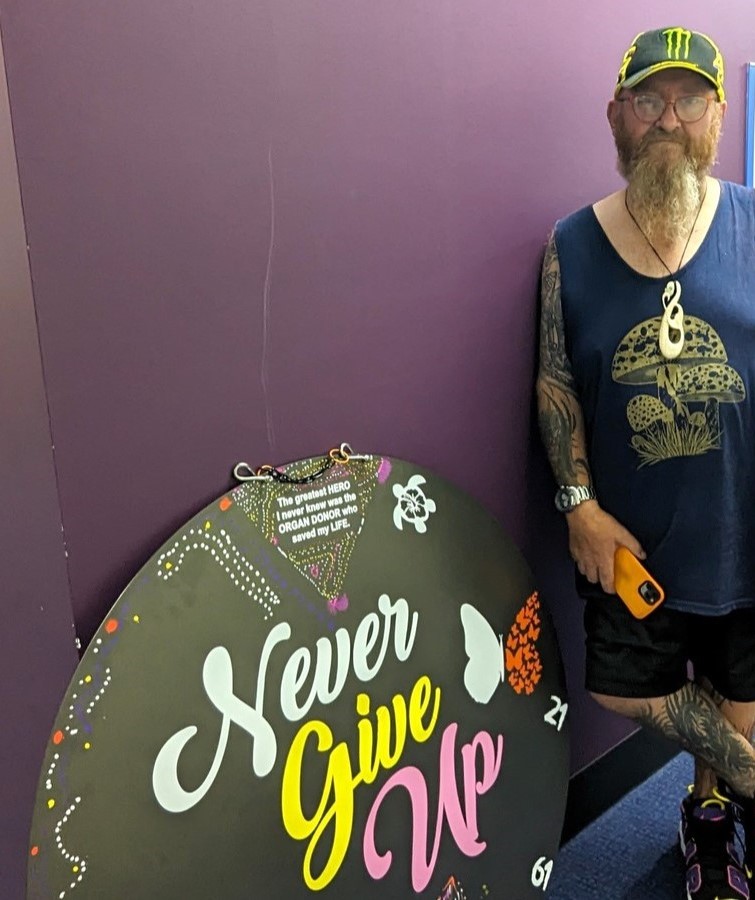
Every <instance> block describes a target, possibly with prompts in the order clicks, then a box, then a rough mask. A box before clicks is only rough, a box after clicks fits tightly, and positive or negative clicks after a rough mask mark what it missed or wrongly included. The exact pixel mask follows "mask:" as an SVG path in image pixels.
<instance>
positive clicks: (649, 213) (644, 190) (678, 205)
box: [627, 154, 702, 246]
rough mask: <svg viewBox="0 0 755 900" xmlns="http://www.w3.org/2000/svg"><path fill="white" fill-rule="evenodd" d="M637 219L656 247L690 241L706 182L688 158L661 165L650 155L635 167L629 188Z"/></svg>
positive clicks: (630, 200)
mask: <svg viewBox="0 0 755 900" xmlns="http://www.w3.org/2000/svg"><path fill="white" fill-rule="evenodd" d="M627 197H628V201H629V205H630V207H631V210H632V213H633V214H634V217H635V219H637V222H638V224H639V226H640V228H642V230H643V231H644V232H645V234H646V235H647V237H648V238H649V240H650V241H651V242H652V243H654V244H656V243H657V244H661V245H667V246H668V245H671V244H674V243H676V242H677V241H679V240H680V239H682V238H686V237H687V235H688V234H689V232H690V229H691V228H692V226H693V223H694V220H695V216H696V215H697V211H698V209H699V208H700V201H701V199H702V181H701V179H700V176H699V175H698V173H697V172H696V171H695V169H694V167H693V165H692V163H691V162H690V160H689V159H687V158H686V157H683V158H681V159H679V160H676V161H674V162H673V163H672V164H669V165H665V166H659V165H658V163H657V161H655V160H652V159H651V158H650V154H648V155H645V156H644V158H642V159H640V160H637V161H636V163H635V165H634V166H633V167H632V172H631V175H630V177H629V186H628V188H627Z"/></svg>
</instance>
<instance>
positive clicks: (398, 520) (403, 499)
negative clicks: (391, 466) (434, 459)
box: [393, 475, 436, 534]
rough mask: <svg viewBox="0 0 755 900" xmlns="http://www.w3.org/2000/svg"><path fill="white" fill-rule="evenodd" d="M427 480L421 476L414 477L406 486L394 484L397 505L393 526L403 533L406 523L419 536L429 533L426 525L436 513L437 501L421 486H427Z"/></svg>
mask: <svg viewBox="0 0 755 900" xmlns="http://www.w3.org/2000/svg"><path fill="white" fill-rule="evenodd" d="M425 481H426V479H424V478H423V477H422V476H421V475H412V477H411V478H410V479H409V481H407V483H406V485H400V484H394V485H393V496H394V497H396V499H397V501H398V502H397V503H396V507H395V509H394V510H393V524H394V525H395V526H396V528H398V530H399V531H403V528H404V525H403V523H404V522H410V523H411V524H412V525H414V527H415V528H416V529H417V531H418V532H419V534H424V533H425V532H426V531H427V525H426V524H425V523H426V522H427V520H428V518H429V516H430V513H434V512H435V509H436V506H435V501H434V500H432V499H430V497H427V496H426V495H425V492H424V491H423V490H422V488H421V487H420V485H422V484H425Z"/></svg>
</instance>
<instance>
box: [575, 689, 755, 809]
mask: <svg viewBox="0 0 755 900" xmlns="http://www.w3.org/2000/svg"><path fill="white" fill-rule="evenodd" d="M592 696H593V697H594V698H595V700H597V702H598V703H600V705H601V706H604V707H605V708H606V709H610V710H612V711H613V712H617V713H619V714H620V715H623V716H627V717H628V718H630V719H633V720H634V721H635V722H637V723H638V724H640V725H645V726H646V727H649V728H652V729H654V730H655V731H659V732H660V733H661V734H663V735H664V736H665V737H667V738H670V739H671V740H673V741H676V742H677V743H678V744H679V746H680V747H681V748H682V749H684V750H688V751H689V752H690V753H692V754H693V755H694V756H695V758H696V759H698V760H700V764H701V765H702V766H707V767H708V768H710V769H712V770H713V772H714V773H715V774H716V775H717V776H719V777H720V778H723V780H724V781H725V782H726V783H727V784H728V785H730V786H731V788H732V789H733V790H734V791H736V792H737V793H738V794H741V795H742V796H743V797H749V798H752V797H754V796H755V749H754V748H753V746H752V744H751V743H750V740H749V733H748V737H745V735H744V733H743V730H744V729H745V728H746V727H748V726H747V722H745V721H742V722H741V723H740V722H739V720H738V725H741V730H740V729H738V727H736V726H735V725H733V724H732V722H731V721H730V720H729V719H728V718H727V715H725V714H724V712H723V711H722V709H719V708H718V706H717V705H716V703H715V701H714V699H713V698H712V697H711V696H710V694H708V693H706V692H705V691H704V690H703V689H702V688H701V687H700V686H699V685H697V684H694V683H693V682H691V681H690V682H688V683H687V684H685V685H684V686H683V687H682V688H681V689H680V690H678V691H676V692H675V693H673V694H669V695H667V696H665V697H650V698H645V699H635V698H628V697H610V696H607V695H605V694H597V693H593V695H592ZM724 702H725V703H726V708H727V713H731V714H732V715H735V716H736V715H738V714H740V713H741V714H743V716H744V713H745V712H750V711H751V708H752V707H753V706H755V704H750V703H729V701H724ZM740 707H747V708H748V709H747V710H746V711H745V710H741V709H740ZM744 718H746V716H744ZM751 727H752V723H751V722H750V724H749V728H750V729H751ZM702 771H704V770H702ZM708 777H709V776H707V775H706V776H705V778H706V779H707V778H708Z"/></svg>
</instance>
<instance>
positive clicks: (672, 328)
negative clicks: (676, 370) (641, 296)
mask: <svg viewBox="0 0 755 900" xmlns="http://www.w3.org/2000/svg"><path fill="white" fill-rule="evenodd" d="M681 296H682V286H681V285H680V284H679V282H678V281H669V282H668V284H667V285H666V287H665V289H664V291H663V316H662V317H661V326H660V329H659V331H658V346H659V348H660V351H661V356H663V358H664V359H676V358H677V357H678V356H679V354H680V353H681V352H682V350H683V348H684V310H683V309H682V304H681V303H680V297H681Z"/></svg>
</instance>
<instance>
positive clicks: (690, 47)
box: [614, 28, 725, 101]
mask: <svg viewBox="0 0 755 900" xmlns="http://www.w3.org/2000/svg"><path fill="white" fill-rule="evenodd" d="M664 69H689V71H691V72H697V74H698V75H702V76H703V78H707V79H708V81H710V82H711V83H712V85H713V87H715V89H716V94H717V95H718V99H719V101H722V100H724V98H725V94H724V60H723V57H722V56H721V51H720V50H719V49H718V47H717V46H716V45H715V44H714V43H713V41H712V40H711V39H710V38H709V37H708V35H707V34H703V33H702V32H700V31H689V30H688V29H686V28H656V29H655V30H653V31H642V32H640V34H638V35H637V37H636V38H635V39H634V40H633V41H632V45H631V47H630V48H629V49H628V50H627V52H626V53H625V54H624V60H623V62H622V63H621V68H620V69H619V77H618V80H617V82H616V91H615V93H614V96H615V97H618V95H619V92H620V91H621V90H622V88H633V87H635V85H637V84H639V83H640V82H641V81H642V80H643V79H645V78H647V77H648V75H653V74H654V73H655V72H661V71H663V70H664Z"/></svg>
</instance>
